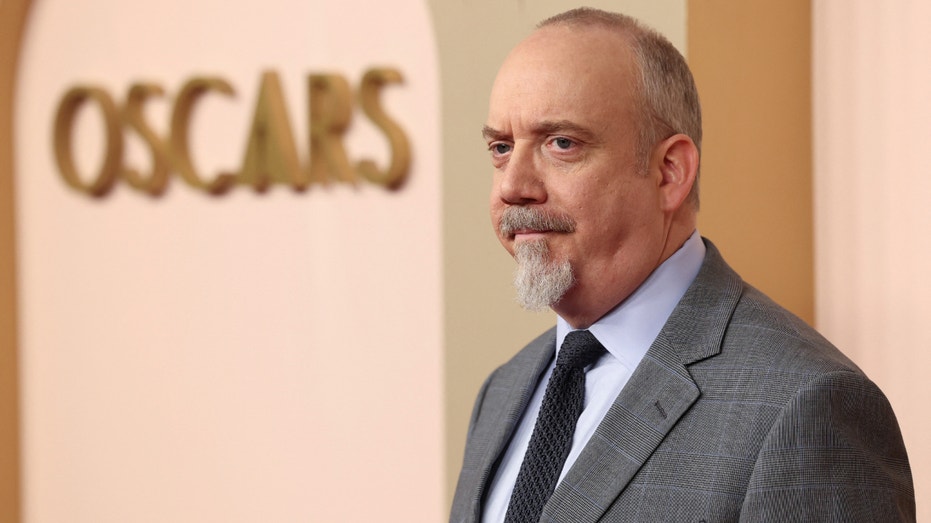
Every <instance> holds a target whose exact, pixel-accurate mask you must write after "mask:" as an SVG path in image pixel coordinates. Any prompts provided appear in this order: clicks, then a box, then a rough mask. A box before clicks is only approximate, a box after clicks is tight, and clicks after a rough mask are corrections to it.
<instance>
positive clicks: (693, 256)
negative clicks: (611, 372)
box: [556, 230, 705, 369]
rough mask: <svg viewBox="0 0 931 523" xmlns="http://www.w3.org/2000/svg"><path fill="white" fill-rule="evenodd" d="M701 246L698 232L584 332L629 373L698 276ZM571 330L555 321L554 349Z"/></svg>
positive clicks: (703, 247)
mask: <svg viewBox="0 0 931 523" xmlns="http://www.w3.org/2000/svg"><path fill="white" fill-rule="evenodd" d="M704 259H705V244H704V242H702V240H701V236H700V235H699V234H698V231H697V230H696V231H695V232H693V233H692V235H691V236H690V237H689V239H688V240H686V241H685V243H684V244H683V245H682V247H680V248H679V250H677V251H676V252H675V253H673V255H672V256H670V257H669V258H668V259H667V260H666V261H665V262H663V263H662V265H660V266H659V267H657V268H656V270H654V271H653V273H652V274H650V276H649V277H648V278H647V279H646V280H645V281H644V282H643V283H642V284H641V285H640V287H638V288H637V290H636V291H634V293H633V294H631V295H630V296H629V297H628V298H627V299H626V300H624V301H623V302H621V303H620V305H618V306H617V307H615V308H614V309H613V310H611V311H610V312H609V313H607V314H605V315H604V316H603V317H601V319H599V320H598V321H596V322H595V323H594V324H592V326H591V327H589V328H588V330H589V331H591V333H592V334H594V335H595V337H596V338H598V341H600V342H601V344H602V345H604V347H605V348H606V349H607V350H608V352H610V353H611V354H612V355H613V356H614V357H615V358H617V359H618V360H620V361H621V363H623V364H625V365H626V366H627V367H628V368H631V369H633V368H634V367H636V366H637V364H639V362H640V360H641V359H643V356H644V354H646V352H647V350H648V349H649V348H650V345H652V344H653V340H655V339H656V336H657V335H658V334H659V331H660V330H661V329H662V328H663V325H665V323H666V320H667V319H669V315H670V314H672V311H673V309H675V308H676V305H677V304H678V303H679V300H681V299H682V296H683V295H684V294H685V291H686V290H688V288H689V286H690V285H691V284H692V280H694V279H695V276H697V275H698V271H699V269H701V265H702V262H703V261H704ZM572 330H573V328H572V326H570V325H569V323H568V322H567V321H566V320H564V319H562V318H561V317H559V316H557V317H556V347H557V350H558V348H559V347H561V346H562V342H563V340H564V339H565V337H566V334H568V333H569V332H570V331H572Z"/></svg>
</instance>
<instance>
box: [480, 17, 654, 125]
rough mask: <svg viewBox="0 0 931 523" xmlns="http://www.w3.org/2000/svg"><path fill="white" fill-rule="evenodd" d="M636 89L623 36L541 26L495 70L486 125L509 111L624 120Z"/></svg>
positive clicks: (593, 29) (633, 67)
mask: <svg viewBox="0 0 931 523" xmlns="http://www.w3.org/2000/svg"><path fill="white" fill-rule="evenodd" d="M636 85H638V84H637V69H636V63H635V61H634V55H633V51H632V50H631V47H630V45H629V43H628V39H627V37H626V35H623V34H621V33H619V32H616V31H612V30H609V29H606V28H601V27H574V26H572V27H570V26H563V25H558V26H552V27H544V28H542V29H539V30H537V31H535V32H534V33H533V34H531V35H530V36H529V37H527V39H525V40H524V41H523V42H521V43H520V44H518V45H517V47H515V48H514V50H513V51H512V52H511V53H510V54H509V55H508V57H507V59H506V60H505V61H504V64H503V65H502V66H501V69H500V70H499V71H498V76H497V78H496V79H495V84H494V87H493V88H492V92H491V98H490V100H489V121H490V122H491V121H492V120H494V119H496V118H503V117H505V116H508V115H510V116H513V114H514V113H515V111H516V112H519V113H520V114H522V115H525V116H530V115H534V116H545V117H548V118H552V117H555V116H556V115H554V114H552V113H553V112H567V111H568V112H581V113H585V114H588V113H592V114H591V115H592V116H595V115H596V113H601V114H604V115H606V116H612V115H613V116H617V117H620V116H628V115H629V114H630V111H631V110H632V108H633V106H634V104H635V101H634V99H633V98H634V95H635V92H636ZM538 113H545V114H543V115H540V114H538Z"/></svg>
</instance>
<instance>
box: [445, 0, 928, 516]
mask: <svg viewBox="0 0 931 523" xmlns="http://www.w3.org/2000/svg"><path fill="white" fill-rule="evenodd" d="M483 134H484V136H485V138H486V140H487V143H488V149H489V153H490V156H491V160H492V163H493V165H494V182H493V188H492V194H491V216H492V221H493V223H494V225H495V228H496V231H497V233H498V238H499V240H500V241H501V243H502V245H503V246H504V247H505V249H507V250H508V252H510V253H511V254H512V255H513V256H514V258H515V259H516V260H517V264H518V269H517V275H516V278H515V284H516V286H517V291H518V299H519V301H520V302H521V303H522V304H523V305H524V306H526V307H528V308H533V309H537V308H545V307H550V308H552V309H553V310H554V311H555V312H556V313H557V315H558V318H557V325H556V327H555V328H554V329H551V330H550V331H548V332H546V333H544V334H543V335H542V336H540V337H539V338H538V339H536V340H534V341H533V342H531V343H530V344H529V345H527V347H525V348H524V349H523V350H521V351H520V352H519V353H518V354H517V355H516V356H515V357H514V358H513V359H512V360H511V361H509V362H508V363H506V364H505V365H503V366H502V367H500V368H499V369H497V370H496V371H495V372H494V373H493V374H492V375H491V376H490V377H489V379H488V380H487V381H486V383H485V384H484V386H483V387H482V390H481V392H480V393H479V396H478V400H477V401H476V404H475V410H474V412H473V414H472V419H471V424H470V428H469V433H468V441H467V446H466V452H465V459H464V463H463V468H462V472H461V474H460V477H459V483H458V486H457V488H456V494H455V499H454V502H453V508H452V515H451V518H450V520H451V521H456V522H459V521H470V522H471V521H479V520H481V521H491V522H500V521H509V522H510V521H538V520H539V521H558V522H571V523H576V522H586V521H662V522H673V521H675V522H678V521H694V522H698V521H709V522H710V521H738V520H739V521H771V520H772V521H845V522H847V521H870V522H876V521H908V520H914V518H915V501H914V490H913V487H912V480H911V473H910V469H909V465H908V460H907V456H906V453H905V448H904V445H903V443H902V438H901V435H900V433H899V429H898V425H897V423H896V420H895V416H894V414H893V413H892V410H891V408H890V406H889V404H888V402H887V400H886V398H885V397H884V396H883V395H882V393H881V392H880V391H879V390H878V388H877V387H876V386H875V385H874V384H873V383H872V382H870V381H869V380H868V379H867V378H866V377H865V376H864V375H863V374H862V372H861V371H860V370H859V369H857V367H856V366H855V365H854V364H853V363H851V362H850V361H849V360H848V359H847V358H846V357H844V356H843V355H842V354H841V353H840V352H838V351H837V350H836V349H835V348H834V347H832V346H831V345H830V343H829V342H827V341H826V340H824V339H823V338H822V337H821V336H820V335H818V334H817V333H816V332H815V331H814V330H812V329H811V328H810V327H808V326H807V325H806V324H805V323H804V322H802V321H800V320H799V319H797V318H796V317H794V316H793V315H791V314H790V313H789V312H787V311H785V310H784V309H782V308H780V307H779V306H777V305H776V304H774V303H773V302H772V301H770V300H769V299H768V298H766V297H765V296H763V295H762V294H760V293H759V292H758V291H757V290H755V289H753V288H752V287H750V286H748V285H747V284H745V283H744V282H743V281H742V280H741V279H740V278H739V276H738V275H737V274H736V273H734V272H733V271H732V270H731V269H730V268H729V267H728V266H727V264H726V263H725V262H724V261H723V260H722V258H721V256H720V254H719V253H718V251H717V250H716V249H715V247H714V246H713V245H712V244H711V243H710V242H708V241H707V240H703V239H702V238H701V237H700V236H698V233H697V231H696V213H697V211H698V191H697V186H698V181H697V178H698V171H699V148H700V144H701V114H700V109H699V103H698V96H697V92H696V90H695V86H694V82H693V80H692V76H691V73H690V72H689V70H688V66H687V65H686V64H685V61H684V59H683V58H682V56H681V55H680V54H679V53H678V52H677V51H676V50H675V48H674V47H672V45H671V44H669V42H668V41H667V40H665V39H664V38H663V37H662V36H660V35H658V34H657V33H655V32H654V31H652V30H650V29H647V28H644V27H642V26H641V25H639V24H638V23H637V22H636V21H635V20H633V19H631V18H629V17H626V16H623V15H616V14H612V13H606V12H602V11H597V10H592V9H578V10H573V11H570V12H567V13H564V14H562V15H558V16H556V17H554V18H551V19H548V20H546V21H544V22H543V23H541V25H540V26H539V27H538V29H537V30H536V31H535V32H534V33H533V34H531V35H530V36H529V37H528V38H527V39H526V40H524V41H523V42H522V43H521V44H519V45H518V46H517V47H516V48H515V49H514V50H513V51H512V53H511V54H510V55H509V56H508V58H507V59H506V60H505V62H504V64H503V65H502V67H501V70H500V72H499V74H498V77H497V79H496V81H495V84H494V88H493V89H492V94H491V100H490V107H489V114H488V120H487V124H486V126H485V129H484V133H483ZM570 338H571V342H570ZM564 340H566V345H564V344H563V342H564ZM557 347H560V348H559V349H558V351H557ZM567 347H568V348H567ZM579 347H583V348H579ZM581 352H584V353H585V358H587V359H584V360H579V361H575V362H572V363H567V361H569V359H571V358H573V357H575V356H571V355H570V354H576V353H581ZM554 354H555V355H556V356H555V359H554ZM564 355H565V359H562V356H564ZM567 376H569V377H567ZM579 387H581V388H579ZM573 391H574V392H573ZM580 391H581V392H580ZM582 393H584V404H583V403H582V399H581V398H580V397H579V396H578V394H582ZM579 411H581V412H579ZM563 418H568V419H569V421H565V420H564V419H563ZM566 427H568V428H566ZM567 430H568V434H567V432H566V431H567Z"/></svg>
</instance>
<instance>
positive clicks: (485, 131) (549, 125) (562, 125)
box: [482, 120, 592, 141]
mask: <svg viewBox="0 0 931 523" xmlns="http://www.w3.org/2000/svg"><path fill="white" fill-rule="evenodd" d="M530 132H531V133H532V134H535V135H538V136H548V135H552V134H571V135H573V136H576V137H578V138H581V139H586V140H588V139H591V138H592V132H591V131H590V130H589V129H587V128H585V127H582V126H581V125H579V124H577V123H575V122H572V121H570V120H543V121H541V122H538V123H536V124H535V125H534V126H533V127H532V128H531V131H530ZM482 137H484V138H485V139H486V140H488V141H494V140H507V139H510V138H511V135H510V133H506V132H504V131H500V130H498V129H495V128H493V127H490V126H488V125H484V126H482Z"/></svg>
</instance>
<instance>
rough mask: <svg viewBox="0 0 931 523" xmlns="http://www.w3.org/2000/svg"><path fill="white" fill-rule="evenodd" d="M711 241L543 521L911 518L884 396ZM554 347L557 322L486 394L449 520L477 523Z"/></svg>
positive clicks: (903, 461) (494, 378)
mask: <svg viewBox="0 0 931 523" xmlns="http://www.w3.org/2000/svg"><path fill="white" fill-rule="evenodd" d="M705 242H706V245H707V248H708V249H707V254H706V256H705V261H704V264H703V266H702V268H701V271H700V272H699V274H698V276H697V278H696V279H695V281H694V282H693V283H692V285H691V287H690V288H689V289H688V291H687V292H686V294H685V296H683V298H682V300H681V301H680V303H679V304H678V306H677V307H676V309H675V310H674V311H673V313H672V315H671V316H670V317H669V320H668V321H667V323H666V325H665V326H664V327H663V329H662V331H661V332H660V334H659V336H657V338H656V340H655V341H654V342H653V344H652V346H651V347H650V349H649V351H648V352H647V354H646V356H645V357H644V359H643V361H642V363H641V364H640V365H639V366H638V367H637V369H636V370H635V371H634V373H633V375H632V376H631V378H630V381H629V382H628V384H627V386H626V387H624V389H623V391H622V392H621V394H620V395H619V396H618V397H617V399H616V400H615V402H614V404H613V406H612V407H611V409H610V410H609V412H608V414H607V415H606V416H605V418H604V420H603V421H602V422H601V424H600V425H599V426H598V428H597V430H596V432H595V434H594V435H593V436H592V439H591V440H590V441H589V443H588V445H587V446H586V447H585V448H584V449H583V451H582V453H581V455H580V456H579V458H578V461H576V463H575V464H574V465H573V466H572V468H571V469H570V470H569V472H568V474H567V475H566V477H565V479H564V480H563V481H562V482H561V483H560V484H559V485H558V486H557V488H556V491H555V492H554V493H553V496H552V497H551V498H550V500H549V502H548V503H547V505H546V507H545V508H544V511H543V515H542V517H541V519H540V521H544V522H565V523H582V522H593V521H638V522H646V521H657V522H696V523H697V522H708V523H710V522H721V521H806V522H807V521H839V522H841V521H842V522H853V521H864V522H867V521H868V522H882V521H914V519H915V495H914V489H913V486H912V478H911V471H910V469H909V465H908V458H907V456H906V453H905V447H904V445H903V443H902V437H901V434H900V432H899V427H898V424H897V422H896V419H895V415H894V414H893V412H892V408H891V407H890V405H889V402H888V401H887V400H886V397H885V396H884V395H883V393H882V392H881V391H880V390H879V389H878V388H877V387H876V385H875V384H873V383H872V382H871V381H870V380H869V379H868V378H867V377H866V376H864V375H863V373H862V372H861V371H860V370H859V369H858V368H857V367H856V366H855V365H854V364H853V363H852V362H851V361H850V360H849V359H847V358H846V357H845V356H844V355H843V354H841V353H840V352H839V351H838V350H837V349H835V348H834V347H833V346H832V345H831V344H830V343H829V342H828V341H827V340H825V339H824V338H822V337H821V336H820V335H819V334H818V333H817V332H815V331H814V330H813V329H812V328H811V327H809V326H808V325H806V324H805V323H804V322H803V321H801V320H799V319H798V318H796V317H795V316H793V315H792V314H791V313H789V312H787V311H786V310H784V309H782V308H781V307H779V306H778V305H776V304H775V303H773V302H772V301H771V300H770V299H768V298H767V297H766V296H764V295H763V294H761V293H760V292H759V291H757V290H755V289H753V288H752V287H750V286H748V285H747V284H746V283H744V282H743V281H742V280H741V279H740V277H739V276H738V275H737V274H736V273H735V272H734V271H733V270H732V269H731V268H730V267H729V266H728V265H727V264H726V263H725V262H724V260H723V259H722V258H721V256H720V254H719V253H718V251H717V249H716V248H715V247H714V246H713V245H712V244H711V243H710V242H708V241H707V240H706V241H705ZM555 350H556V347H555V329H553V330H550V331H549V332H546V333H544V334H543V335H542V336H540V337H539V338H537V339H536V340H534V341H533V342H531V343H530V344H529V345H527V346H526V347H525V348H524V349H523V350H521V351H520V352H519V353H518V354H517V355H516V356H514V358H513V359H512V360H511V361H509V362H508V363H506V364H504V365H503V366H501V367H500V368H498V369H497V370H496V371H495V372H494V373H492V375H491V376H490V377H489V378H488V380H487V381H486V382H485V384H484V385H483V386H482V389H481V391H480V393H479V395H478V399H477V401H476V403H475V409H474V411H473V413H472V419H471V423H470V426H469V433H468V441H467V444H466V451H465V457H464V462H463V466H462V471H461V473H460V476H459V483H458V485H457V487H456V493H455V498H454V500H453V507H452V513H451V517H450V521H452V522H476V521H479V520H480V519H481V505H482V501H483V498H484V496H485V494H486V489H487V488H488V485H489V483H490V480H491V478H492V477H493V476H494V471H495V467H496V466H497V463H498V460H499V459H500V457H501V455H502V454H503V453H504V450H505V449H506V448H507V445H508V442H509V440H510V438H511V434H512V433H513V431H514V428H515V426H516V424H517V422H518V421H519V419H520V417H521V415H522V413H523V411H524V408H525V407H526V405H527V402H528V400H529V398H530V396H531V394H532V392H533V390H534V388H535V387H536V385H537V382H538V380H539V379H540V375H541V373H542V372H543V371H544V369H545V368H546V366H547V364H548V363H549V361H550V359H551V358H552V357H553V354H554V353H555Z"/></svg>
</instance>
